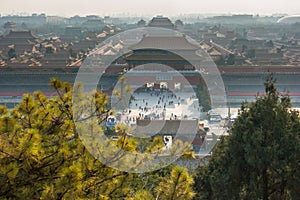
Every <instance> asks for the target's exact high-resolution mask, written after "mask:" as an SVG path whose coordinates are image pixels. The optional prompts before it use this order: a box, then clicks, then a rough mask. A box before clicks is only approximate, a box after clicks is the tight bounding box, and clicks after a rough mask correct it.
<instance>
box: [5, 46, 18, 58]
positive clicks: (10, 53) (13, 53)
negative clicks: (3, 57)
mask: <svg viewBox="0 0 300 200" xmlns="http://www.w3.org/2000/svg"><path fill="white" fill-rule="evenodd" d="M7 55H8V57H9V58H15V57H16V56H17V54H16V50H15V49H14V48H10V49H9V50H8V52H7Z"/></svg>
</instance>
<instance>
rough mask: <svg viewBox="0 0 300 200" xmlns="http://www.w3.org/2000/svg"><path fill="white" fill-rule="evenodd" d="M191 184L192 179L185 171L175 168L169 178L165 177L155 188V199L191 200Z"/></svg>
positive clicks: (192, 194)
mask: <svg viewBox="0 0 300 200" xmlns="http://www.w3.org/2000/svg"><path fill="white" fill-rule="evenodd" d="M193 183H194V181H193V178H192V177H191V176H190V175H189V174H188V172H187V170H186V169H184V168H182V167H178V166H175V167H174V168H173V170H172V172H171V174H170V177H165V178H164V180H163V181H162V182H160V184H159V185H158V187H157V188H156V192H157V198H158V199H162V200H180V199H184V200H188V199H192V198H193V196H194V193H193V191H192V184H193Z"/></svg>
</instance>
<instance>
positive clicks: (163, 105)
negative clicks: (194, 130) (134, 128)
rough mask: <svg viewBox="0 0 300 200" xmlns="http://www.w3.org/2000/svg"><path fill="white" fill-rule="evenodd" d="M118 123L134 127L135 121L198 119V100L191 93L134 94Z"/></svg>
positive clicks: (156, 92) (153, 92) (154, 92)
mask: <svg viewBox="0 0 300 200" xmlns="http://www.w3.org/2000/svg"><path fill="white" fill-rule="evenodd" d="M121 112H122V114H121V113H120V112H119V114H121V117H120V122H122V123H125V124H128V125H134V124H136V120H137V119H149V120H182V119H185V120H191V119H199V118H200V107H199V103H198V99H197V97H196V96H195V94H194V93H192V92H170V91H151V92H139V93H138V92H135V93H134V94H133V95H132V98H131V100H130V104H129V106H128V108H127V109H125V110H123V111H121Z"/></svg>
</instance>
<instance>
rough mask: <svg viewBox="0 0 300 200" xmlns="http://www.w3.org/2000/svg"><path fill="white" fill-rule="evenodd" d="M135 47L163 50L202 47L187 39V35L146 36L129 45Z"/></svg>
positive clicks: (196, 48) (133, 48)
mask: <svg viewBox="0 0 300 200" xmlns="http://www.w3.org/2000/svg"><path fill="white" fill-rule="evenodd" d="M129 48H130V49H132V50H135V49H161V50H194V51H195V50H198V49H200V48H201V47H200V46H199V45H197V44H193V43H191V42H189V41H188V40H187V38H186V37H185V36H144V37H143V38H142V40H141V41H139V42H138V43H137V44H134V45H132V46H131V47H129Z"/></svg>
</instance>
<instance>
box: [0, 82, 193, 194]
mask: <svg viewBox="0 0 300 200" xmlns="http://www.w3.org/2000/svg"><path fill="white" fill-rule="evenodd" d="M50 85H51V87H53V88H54V89H55V90H56V92H57V97H55V98H48V97H46V96H45V95H44V94H42V93H41V92H35V93H34V94H33V95H25V96H24V97H23V99H22V102H21V103H20V104H19V105H17V106H16V107H15V108H14V109H12V110H7V109H6V108H5V107H3V106H0V199H143V198H146V199H153V196H154V195H155V194H156V193H155V191H156V189H155V188H156V187H158V185H159V184H160V182H161V181H163V180H164V178H163V177H164V176H167V175H168V174H169V173H170V171H171V169H172V167H171V166H169V167H167V168H164V169H160V170H158V171H156V172H151V173H146V174H130V173H127V172H121V171H118V170H115V169H112V168H109V167H107V166H105V165H104V164H103V163H101V162H99V161H98V160H97V159H96V158H95V157H93V156H92V155H91V154H90V153H89V152H88V151H87V149H86V147H85V146H84V145H83V144H82V141H81V140H80V139H79V136H78V133H77V132H76V129H75V124H74V119H73V118H74V117H77V116H73V112H72V109H75V108H74V107H73V105H72V87H71V85H70V84H69V83H65V82H61V81H60V80H57V79H52V80H51V82H50ZM76 87H78V88H79V89H81V88H82V87H81V86H80V85H77V86H76ZM76 95H84V94H80V93H78V94H76ZM107 103H108V99H107V96H106V95H105V94H103V93H101V92H100V91H95V94H94V95H93V104H94V105H95V106H94V111H93V112H92V113H93V114H94V115H95V116H97V119H99V123H100V124H101V122H102V121H103V120H105V119H106V117H107V116H108V115H109V114H110V112H111V111H109V110H107V109H106V105H107ZM76 106H78V107H76V109H79V110H80V109H81V110H86V109H87V107H85V104H84V102H82V104H79V105H76ZM88 117H89V116H87V118H88ZM95 131H99V132H101V131H103V130H102V129H101V128H100V129H99V128H98V129H95ZM115 132H116V133H117V134H118V135H120V138H119V140H118V141H115V142H116V145H117V146H119V147H120V148H122V149H124V150H127V151H133V152H134V151H136V149H137V147H138V145H139V144H137V141H136V140H135V139H134V138H130V137H128V135H129V134H130V129H128V127H126V126H124V125H119V126H117V127H116V129H115ZM91 139H93V138H91ZM160 142H161V141H160V140H159V139H158V140H157V141H155V142H154V143H153V144H152V146H151V147H152V148H153V149H159V147H160V145H161V144H160ZM146 151H152V150H151V149H146ZM173 153H174V154H176V152H175V151H174V152H173ZM171 177H172V176H171ZM181 180H182V181H187V182H188V183H189V184H191V181H190V178H189V177H188V174H187V172H185V171H183V172H182V175H180V181H181ZM164 181H166V180H164ZM177 188H178V187H177ZM189 191H190V190H189Z"/></svg>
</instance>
